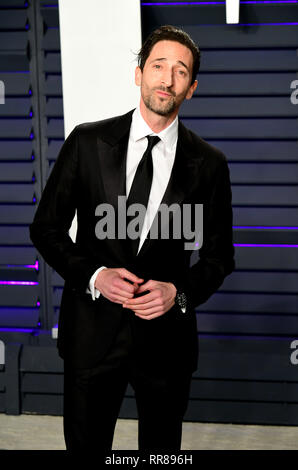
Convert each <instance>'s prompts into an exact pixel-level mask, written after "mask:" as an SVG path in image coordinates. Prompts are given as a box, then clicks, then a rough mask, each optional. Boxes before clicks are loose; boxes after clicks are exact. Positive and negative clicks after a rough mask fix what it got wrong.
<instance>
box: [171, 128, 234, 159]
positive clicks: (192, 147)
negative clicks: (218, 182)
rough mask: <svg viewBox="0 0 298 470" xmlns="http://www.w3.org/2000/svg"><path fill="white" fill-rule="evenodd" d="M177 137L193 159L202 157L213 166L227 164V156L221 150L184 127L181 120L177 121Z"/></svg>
mask: <svg viewBox="0 0 298 470" xmlns="http://www.w3.org/2000/svg"><path fill="white" fill-rule="evenodd" d="M179 137H180V138H181V142H182V143H183V146H184V148H185V147H186V148H187V150H188V152H190V153H191V156H192V158H193V159H198V160H200V159H203V160H204V161H205V163H206V164H208V165H210V166H215V167H216V166H218V165H219V166H222V165H226V164H227V157H226V155H225V154H224V153H223V152H222V150H220V149H219V148H217V147H215V146H214V145H212V144H210V143H209V142H207V141H206V140H204V139H203V138H202V137H200V136H199V135H198V134H196V133H195V132H193V131H192V130H190V129H188V128H187V127H185V126H184V124H182V122H181V121H180V122H179Z"/></svg>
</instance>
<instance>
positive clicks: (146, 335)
mask: <svg viewBox="0 0 298 470" xmlns="http://www.w3.org/2000/svg"><path fill="white" fill-rule="evenodd" d="M131 118H132V111H131V112H129V113H127V114H125V115H123V116H118V117H115V118H112V119H107V120H103V121H99V122H94V123H86V124H81V125H79V126H77V127H76V128H75V129H74V130H73V131H72V133H71V134H70V135H69V137H68V138H67V139H66V141H65V143H64V145H63V146H62V149H61V151H60V154H59V156H58V159H57V162H56V163H55V165H54V168H53V170H52V173H51V175H50V177H49V179H48V182H47V185H46V187H45V189H44V192H43V195H42V198H41V201H40V203H39V206H38V209H37V212H36V215H35V218H34V221H33V223H32V224H31V226H30V234H31V239H32V241H33V243H34V245H35V246H36V248H37V249H38V250H39V252H40V253H41V255H42V256H43V258H44V259H45V261H46V262H47V263H48V264H49V265H50V266H52V267H53V268H54V269H55V270H56V271H57V272H58V273H59V274H60V275H61V276H62V277H63V278H64V279H65V286H64V291H63V296H62V302H61V308H60V316H59V334H58V348H59V352H60V355H61V356H62V357H64V358H67V359H68V360H70V361H71V362H72V363H73V364H74V365H75V366H77V367H87V368H88V367H91V366H93V365H95V364H96V363H97V361H99V360H100V359H101V358H102V357H103V356H104V354H105V353H106V351H107V350H108V348H109V347H110V345H111V344H112V341H113V338H114V336H115V335H116V333H117V331H118V328H119V325H120V323H121V320H122V318H123V315H128V316H129V319H130V321H131V325H132V330H133V332H134V334H135V345H136V346H135V347H136V349H137V357H138V358H139V360H140V361H141V363H142V364H144V366H145V365H147V366H148V367H153V368H154V369H157V368H159V369H160V370H163V371H164V373H167V372H169V373H171V371H173V370H177V368H178V369H183V370H189V371H193V370H195V369H196V367H197V357H198V337H197V325H196V316H195V311H194V307H195V306H197V305H199V304H201V303H203V302H205V301H206V300H207V299H208V298H209V297H210V296H211V295H212V294H213V293H214V292H215V291H216V290H217V289H218V288H219V286H220V285H221V284H222V282H223V280H224V278H225V276H226V275H227V274H229V273H231V271H232V270H233V269H234V259H233V256H234V248H233V243H232V209H231V188H230V180H229V170H228V165H227V161H226V158H225V156H224V155H223V153H222V152H220V151H219V150H217V149H216V148H214V147H213V146H211V145H209V144H208V143H207V142H205V141H204V140H203V139H201V138H200V137H198V136H197V135H195V134H194V133H193V132H191V131H190V130H188V129H186V128H185V127H184V125H183V124H182V123H181V122H179V128H178V142H177V151H176V156H175V162H174V166H173V170H172V174H171V177H170V180H169V184H168V186H167V189H166V192H165V194H164V197H163V200H162V202H163V203H167V204H169V205H170V204H173V203H178V204H186V203H188V204H190V203H191V204H195V203H197V204H199V203H200V204H203V211H204V227H203V231H204V241H203V246H202V247H201V249H200V250H199V260H198V261H197V262H196V263H195V264H194V265H192V267H190V255H191V252H190V251H188V250H185V249H184V242H185V240H184V239H183V238H181V239H180V240H177V239H174V238H173V237H172V238H170V239H168V240H166V239H157V240H156V239H155V240H154V239H150V238H148V239H146V240H145V242H144V244H143V246H142V248H141V251H140V253H139V254H138V256H132V255H131V252H130V250H129V249H128V247H127V244H126V243H125V242H124V241H123V240H118V239H112V240H111V239H105V240H99V239H98V238H97V237H96V235H95V226H96V223H97V222H98V217H96V216H95V210H96V207H97V206H98V205H99V204H101V203H109V204H112V205H113V206H114V207H115V211H116V214H117V198H118V196H119V195H125V187H126V151H127V144H128V137H129V131H130V126H131ZM76 210H77V222H78V229H77V237H76V243H73V242H72V240H71V238H70V237H69V234H68V231H69V228H70V225H71V222H72V220H73V217H74V215H75V211H76ZM100 266H107V267H110V268H111V267H125V268H127V269H128V270H130V271H132V272H133V273H135V274H137V275H138V276H140V277H141V278H144V279H145V280H149V279H154V280H159V281H168V282H169V281H171V282H173V283H174V284H175V285H176V287H177V288H179V289H181V290H183V291H184V292H185V293H186V295H187V298H188V307H187V312H186V313H184V314H183V313H182V312H181V311H180V310H179V309H178V308H177V306H176V305H175V306H174V307H173V308H172V309H171V310H169V311H168V312H167V313H166V314H165V315H163V316H161V317H159V318H156V319H153V320H149V321H148V320H142V319H140V318H138V317H136V316H135V315H134V314H133V312H132V311H130V310H127V309H123V308H122V306H121V305H119V304H116V303H112V302H110V301H109V300H107V299H106V298H104V297H103V296H102V295H101V296H100V297H99V299H97V300H95V301H93V300H92V299H91V295H90V294H87V293H86V289H87V287H88V284H89V280H90V278H91V276H92V274H93V273H94V272H95V270H96V269H97V268H98V267H100Z"/></svg>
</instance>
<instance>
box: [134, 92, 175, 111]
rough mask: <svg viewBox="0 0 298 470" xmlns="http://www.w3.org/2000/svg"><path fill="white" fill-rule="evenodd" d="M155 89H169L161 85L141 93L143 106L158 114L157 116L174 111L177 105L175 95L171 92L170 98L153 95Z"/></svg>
mask: <svg viewBox="0 0 298 470" xmlns="http://www.w3.org/2000/svg"><path fill="white" fill-rule="evenodd" d="M155 90H160V91H164V92H166V93H169V91H167V90H166V89H163V88H162V87H159V88H154V89H153V90H151V91H150V93H148V94H146V93H143V101H144V103H145V106H146V107H147V108H148V109H150V111H153V112H154V113H156V114H159V116H169V115H171V114H172V113H173V112H174V111H176V109H177V107H178V106H177V101H176V97H175V96H174V95H173V94H172V93H171V97H170V99H168V98H161V97H157V96H154V92H155Z"/></svg>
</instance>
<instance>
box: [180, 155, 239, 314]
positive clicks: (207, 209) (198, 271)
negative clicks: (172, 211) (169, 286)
mask: <svg viewBox="0 0 298 470" xmlns="http://www.w3.org/2000/svg"><path fill="white" fill-rule="evenodd" d="M210 184H211V186H212V189H211V191H210V196H209V199H208V201H206V203H205V204H204V205H203V244H202V247H201V248H200V250H199V260H198V261H197V262H196V263H195V264H194V265H193V266H191V268H190V270H189V272H188V274H187V275H186V276H184V278H183V279H180V280H178V281H177V287H178V289H180V290H182V291H183V292H185V293H186V295H187V299H188V302H189V305H190V307H192V308H195V307H196V306H198V305H200V304H202V303H204V302H206V301H207V300H208V299H209V297H210V296H211V295H212V294H213V293H215V292H216V291H217V289H218V288H219V287H220V286H221V284H222V283H223V281H224V279H225V277H226V276H227V275H228V274H230V273H231V272H232V271H233V270H234V268H235V262H234V245H233V228H232V222H233V213H232V193H231V183H230V175H229V168H228V164H227V161H226V158H225V156H224V155H223V154H222V156H221V158H220V160H219V162H218V165H217V169H216V171H215V173H214V177H213V178H212V181H211V183H210Z"/></svg>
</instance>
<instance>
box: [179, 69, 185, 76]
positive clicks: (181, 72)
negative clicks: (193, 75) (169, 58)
mask: <svg viewBox="0 0 298 470" xmlns="http://www.w3.org/2000/svg"><path fill="white" fill-rule="evenodd" d="M177 73H178V75H180V77H186V75H187V74H186V71H185V70H184V69H178V70H177Z"/></svg>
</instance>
